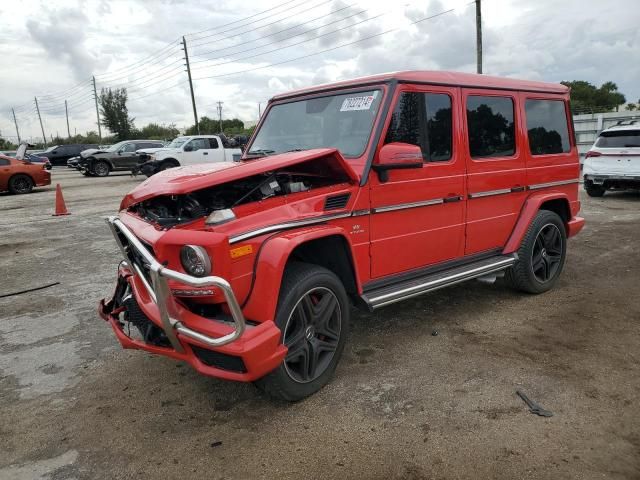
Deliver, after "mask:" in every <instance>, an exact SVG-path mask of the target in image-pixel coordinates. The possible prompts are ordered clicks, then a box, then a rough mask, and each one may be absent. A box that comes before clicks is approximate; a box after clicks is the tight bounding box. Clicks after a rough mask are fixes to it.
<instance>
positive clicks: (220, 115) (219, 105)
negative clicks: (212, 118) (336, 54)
mask: <svg viewBox="0 0 640 480" xmlns="http://www.w3.org/2000/svg"><path fill="white" fill-rule="evenodd" d="M216 103H217V104H218V106H217V107H216V108H217V109H218V121H219V122H220V133H222V104H223V103H224V102H220V101H218V102H216Z"/></svg>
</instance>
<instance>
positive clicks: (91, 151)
mask: <svg viewBox="0 0 640 480" xmlns="http://www.w3.org/2000/svg"><path fill="white" fill-rule="evenodd" d="M104 152H105V150H100V149H98V148H87V149H86V150H82V151H81V152H80V155H79V156H80V158H87V157H88V156H90V155H93V154H95V153H104Z"/></svg>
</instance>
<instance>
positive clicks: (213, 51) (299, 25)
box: [191, 4, 366, 63]
mask: <svg viewBox="0 0 640 480" xmlns="http://www.w3.org/2000/svg"><path fill="white" fill-rule="evenodd" d="M352 6H353V4H352V5H347V6H346V7H342V8H339V9H338V10H334V11H332V12H330V13H328V14H326V15H320V16H319V17H316V18H313V19H311V20H309V21H306V22H302V23H298V24H297V25H294V26H292V27H288V28H284V29H282V30H278V31H277V32H273V33H270V34H268V35H264V36H262V37H258V38H255V39H253V40H247V41H246V42H240V43H236V44H234V45H230V46H228V47H223V48H218V49H216V50H210V51H208V52H204V53H196V54H194V56H196V57H202V58H204V59H203V60H196V61H193V62H191V63H198V62H206V61H207V60H211V59H209V58H205V57H204V56H205V55H209V54H211V53H219V52H222V51H223V50H229V49H230V48H234V47H239V46H241V45H247V44H249V43H255V42H257V41H259V40H262V39H265V38H268V37H273V36H275V35H279V34H281V33H283V32H287V31H289V30H293V29H295V28H298V27H302V26H303V25H307V24H309V23H312V22H315V21H316V20H320V19H322V18H325V17H330V16H331V15H335V14H336V13H338V12H340V11H342V10H346V9H348V8H351V7H352ZM364 12H366V10H359V11H358V12H356V13H353V14H351V15H348V16H346V17H343V18H341V19H339V20H335V21H333V22H330V23H326V24H324V25H321V26H320V27H317V28H314V29H309V30H306V31H304V32H302V33H298V34H296V35H294V36H293V37H297V36H299V35H304V34H305V33H309V32H311V31H313V30H318V29H320V28H324V27H327V26H329V25H332V24H334V23H338V22H341V21H343V20H346V19H348V18H351V17H354V16H356V15H359V14H361V13H364ZM293 37H287V38H283V39H280V40H277V42H282V41H284V40H288V39H289V38H293ZM267 45H270V44H267ZM260 46H261V47H264V46H265V45H260ZM244 51H246V50H243V51H241V52H234V53H231V54H230V55H236V54H237V53H242V52H244Z"/></svg>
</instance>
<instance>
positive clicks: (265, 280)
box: [243, 225, 361, 321]
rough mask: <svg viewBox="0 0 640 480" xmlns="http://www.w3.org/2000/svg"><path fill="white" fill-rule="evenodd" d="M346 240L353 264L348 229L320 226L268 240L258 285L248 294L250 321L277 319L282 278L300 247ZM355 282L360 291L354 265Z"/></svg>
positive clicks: (258, 261) (246, 311) (258, 263)
mask: <svg viewBox="0 0 640 480" xmlns="http://www.w3.org/2000/svg"><path fill="white" fill-rule="evenodd" d="M336 235H338V236H340V237H342V238H343V239H344V240H345V242H346V245H347V247H348V249H349V252H348V254H350V256H351V261H352V264H353V261H354V259H353V250H352V247H351V243H350V242H349V239H348V237H347V235H346V234H345V230H344V229H343V228H341V227H339V226H336V225H319V226H317V227H313V228H309V229H305V230H300V231H294V232H292V231H285V232H281V233H280V234H277V235H275V236H271V237H267V238H266V239H265V241H264V242H263V244H262V245H261V247H260V250H259V252H258V255H259V257H258V258H257V259H256V268H255V271H254V284H253V287H252V288H251V290H250V291H249V292H248V296H247V298H246V300H245V305H244V307H243V311H244V314H245V316H246V317H247V318H250V319H252V320H256V321H266V320H272V321H274V320H275V315H276V309H277V306H278V299H279V297H280V286H281V285H282V276H283V275H284V269H285V267H286V265H287V262H288V260H289V257H290V255H291V253H292V252H293V251H294V250H295V249H296V248H297V247H298V246H300V245H302V244H304V243H307V242H309V241H312V240H318V239H321V238H324V237H330V236H336ZM353 267H354V268H353V273H354V276H355V278H354V281H355V283H356V287H357V288H358V289H360V287H361V283H360V279H359V276H358V271H357V269H356V268H355V265H353Z"/></svg>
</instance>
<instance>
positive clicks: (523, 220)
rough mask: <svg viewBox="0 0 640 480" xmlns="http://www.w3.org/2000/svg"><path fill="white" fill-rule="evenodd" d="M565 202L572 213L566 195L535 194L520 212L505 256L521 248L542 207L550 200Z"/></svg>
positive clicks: (507, 244) (505, 250)
mask: <svg viewBox="0 0 640 480" xmlns="http://www.w3.org/2000/svg"><path fill="white" fill-rule="evenodd" d="M558 199H560V200H564V201H566V202H567V210H568V211H569V212H571V202H570V201H569V196H568V195H567V194H566V193H562V192H548V193H543V192H541V193H534V194H533V195H531V196H530V197H529V198H527V200H526V201H525V202H524V206H523V207H522V210H521V211H520V216H519V217H518V221H517V222H516V225H515V227H514V228H513V231H512V232H511V235H510V236H509V240H507V243H506V245H505V247H504V249H503V250H502V253H503V254H505V255H506V254H509V253H513V252H515V251H516V250H518V248H520V244H521V243H522V239H523V238H524V236H525V234H526V233H527V230H528V229H529V225H531V222H532V221H533V218H534V217H535V216H536V214H537V213H538V211H539V210H540V206H541V205H542V204H543V203H545V202H548V201H549V200H558Z"/></svg>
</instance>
